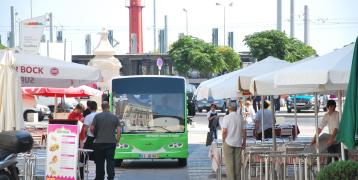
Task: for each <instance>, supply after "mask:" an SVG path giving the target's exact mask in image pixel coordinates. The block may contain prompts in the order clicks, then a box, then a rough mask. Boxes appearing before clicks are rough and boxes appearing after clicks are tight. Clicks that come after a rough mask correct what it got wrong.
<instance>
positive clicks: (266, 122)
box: [254, 100, 273, 140]
mask: <svg viewBox="0 0 358 180" xmlns="http://www.w3.org/2000/svg"><path fill="white" fill-rule="evenodd" d="M269 106H270V103H269V102H268V101H267V100H265V101H264V110H262V109H260V110H259V111H257V113H256V116H255V119H254V122H255V136H256V139H257V140H263V139H262V126H263V130H264V135H265V138H272V121H273V120H272V119H273V117H272V112H271V111H270V110H269V109H268V107H269ZM262 113H263V125H262Z"/></svg>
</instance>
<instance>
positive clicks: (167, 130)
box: [147, 126, 172, 132]
mask: <svg viewBox="0 0 358 180" xmlns="http://www.w3.org/2000/svg"><path fill="white" fill-rule="evenodd" d="M147 128H148V129H150V128H161V129H164V130H165V131H166V132H172V131H171V130H169V129H167V128H165V127H163V126H147Z"/></svg>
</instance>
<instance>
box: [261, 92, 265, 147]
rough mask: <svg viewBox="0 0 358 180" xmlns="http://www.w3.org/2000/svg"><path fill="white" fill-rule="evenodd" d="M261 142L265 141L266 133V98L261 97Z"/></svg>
mask: <svg viewBox="0 0 358 180" xmlns="http://www.w3.org/2000/svg"><path fill="white" fill-rule="evenodd" d="M261 112H262V113H261V142H264V140H265V133H264V96H261Z"/></svg>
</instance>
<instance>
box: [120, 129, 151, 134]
mask: <svg viewBox="0 0 358 180" xmlns="http://www.w3.org/2000/svg"><path fill="white" fill-rule="evenodd" d="M153 131H154V130H153V129H137V130H131V131H127V132H124V133H127V134H138V133H143V132H153Z"/></svg>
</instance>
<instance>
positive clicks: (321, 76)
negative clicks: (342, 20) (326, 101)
mask: <svg viewBox="0 0 358 180" xmlns="http://www.w3.org/2000/svg"><path fill="white" fill-rule="evenodd" d="M353 49H354V44H350V45H347V46H345V47H344V48H341V49H339V50H336V51H333V52H331V53H328V54H325V55H323V56H320V57H317V58H314V59H312V60H309V61H305V62H302V63H299V64H296V65H294V66H290V67H288V68H285V69H283V70H281V71H278V72H277V73H275V77H274V84H275V87H280V88H281V87H285V88H297V87H298V88H302V89H304V88H310V89H309V91H308V92H323V91H332V90H345V89H346V88H347V84H348V81H349V75H350V69H351V64H352V58H353ZM305 92H307V90H305ZM305 92H301V93H305Z"/></svg>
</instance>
